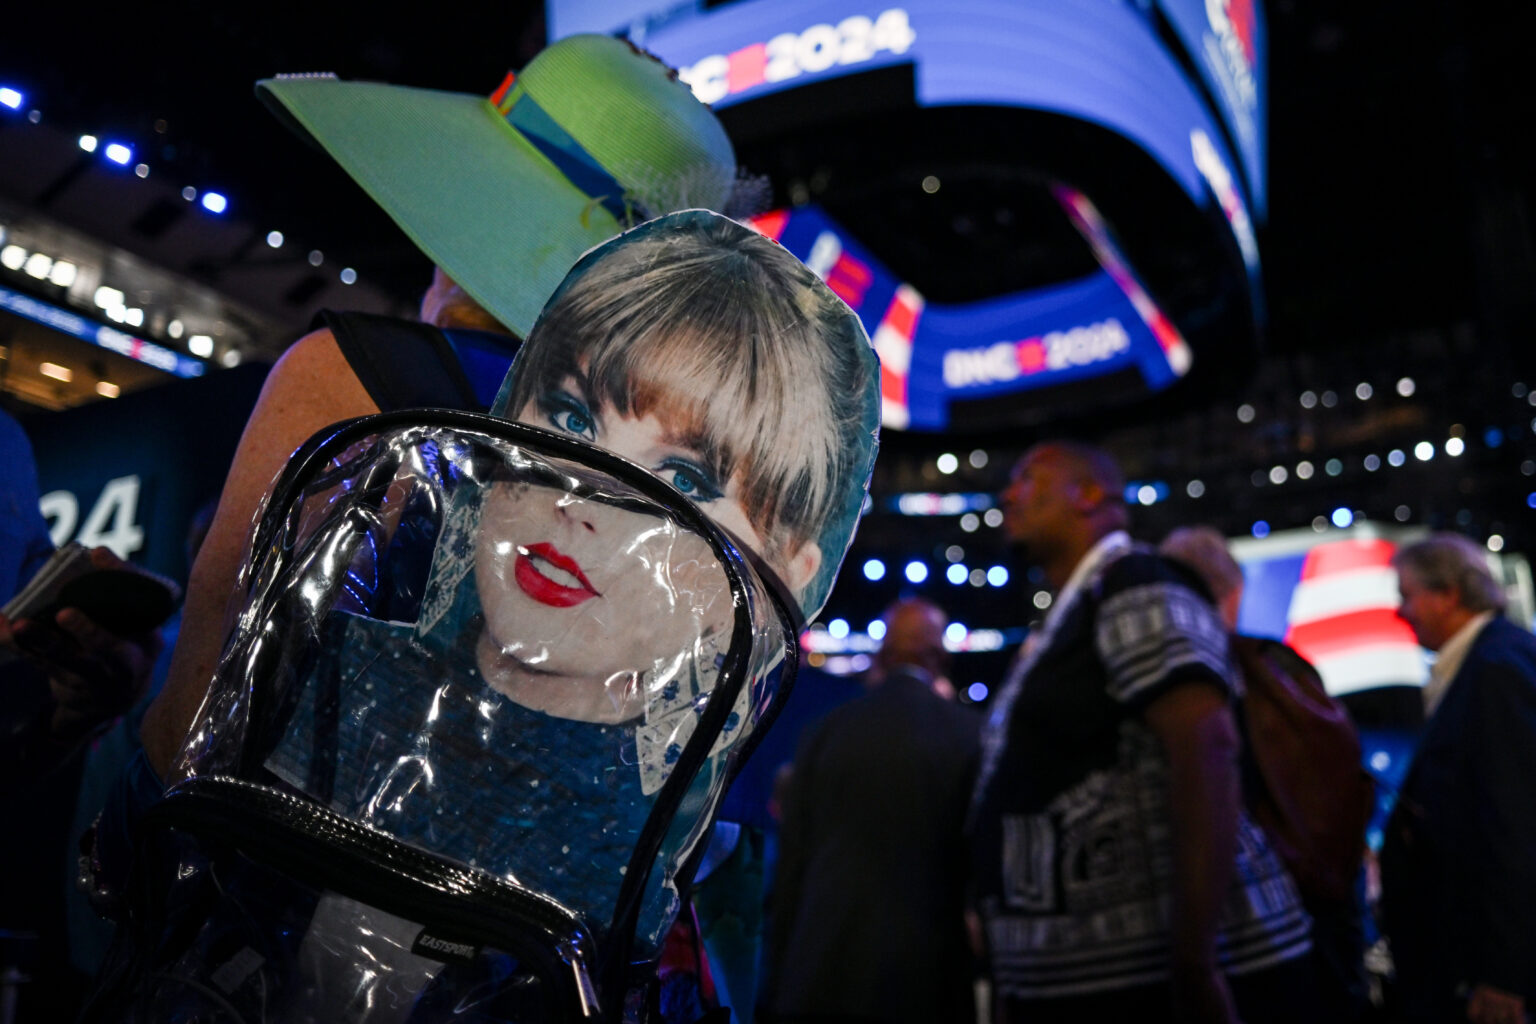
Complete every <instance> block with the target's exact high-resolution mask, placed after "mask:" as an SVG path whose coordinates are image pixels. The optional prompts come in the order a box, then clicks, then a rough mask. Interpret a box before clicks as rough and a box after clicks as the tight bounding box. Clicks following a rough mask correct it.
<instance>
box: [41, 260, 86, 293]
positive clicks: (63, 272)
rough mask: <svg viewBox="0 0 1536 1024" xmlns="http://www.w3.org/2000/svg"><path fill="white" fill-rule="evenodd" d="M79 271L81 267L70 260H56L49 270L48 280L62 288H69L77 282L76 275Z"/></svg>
mask: <svg viewBox="0 0 1536 1024" xmlns="http://www.w3.org/2000/svg"><path fill="white" fill-rule="evenodd" d="M78 273H79V268H77V267H76V266H75V265H74V264H73V263H71V262H69V261H68V260H56V261H54V264H53V269H52V270H50V271H48V280H50V281H52V282H53V283H54V284H56V285H58V286H59V287H60V288H68V287H69V286H70V285H72V284H74V283H75V277H76V276H77V275H78Z"/></svg>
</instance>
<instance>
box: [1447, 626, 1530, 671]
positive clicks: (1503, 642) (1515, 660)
mask: <svg viewBox="0 0 1536 1024" xmlns="http://www.w3.org/2000/svg"><path fill="white" fill-rule="evenodd" d="M1462 670H1463V671H1464V672H1465V671H1469V670H1470V671H1477V672H1494V673H1498V674H1501V675H1508V676H1510V677H1511V678H1513V679H1523V680H1524V681H1525V682H1526V683H1527V684H1528V685H1531V686H1536V635H1533V634H1532V633H1531V631H1530V630H1528V629H1525V628H1524V627H1522V626H1521V625H1519V624H1518V623H1515V622H1511V621H1510V620H1509V619H1506V618H1504V617H1503V616H1495V617H1494V618H1493V619H1491V620H1489V622H1488V624H1487V625H1486V626H1484V627H1483V629H1482V631H1481V632H1479V633H1478V635H1477V639H1475V640H1474V641H1473V642H1472V647H1471V648H1470V649H1469V650H1468V651H1467V657H1466V660H1465V661H1464V662H1462Z"/></svg>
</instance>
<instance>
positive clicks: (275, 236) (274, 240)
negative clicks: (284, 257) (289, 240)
mask: <svg viewBox="0 0 1536 1024" xmlns="http://www.w3.org/2000/svg"><path fill="white" fill-rule="evenodd" d="M267 244H268V245H270V246H271V247H272V248H274V249H279V248H282V245H283V233H282V232H281V231H268V232H267Z"/></svg>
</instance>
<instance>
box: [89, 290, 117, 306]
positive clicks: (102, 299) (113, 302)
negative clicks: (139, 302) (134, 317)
mask: <svg viewBox="0 0 1536 1024" xmlns="http://www.w3.org/2000/svg"><path fill="white" fill-rule="evenodd" d="M123 298H124V296H123V293H122V292H120V291H118V290H117V289H116V288H108V287H107V286H106V285H102V286H101V287H100V288H97V289H96V294H95V296H93V297H92V300H91V301H93V302H95V303H96V305H98V306H100V307H101V308H102V309H111V308H112V307H113V306H121V305H122V304H123Z"/></svg>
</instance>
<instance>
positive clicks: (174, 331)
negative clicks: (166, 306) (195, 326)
mask: <svg viewBox="0 0 1536 1024" xmlns="http://www.w3.org/2000/svg"><path fill="white" fill-rule="evenodd" d="M186 331H187V328H186V325H185V324H183V323H182V322H181V321H180V320H172V321H171V322H170V323H168V324H166V325H165V333H166V334H169V335H170V336H171V337H172V338H180V337H181V336H182V335H183V334H185V333H186Z"/></svg>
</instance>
